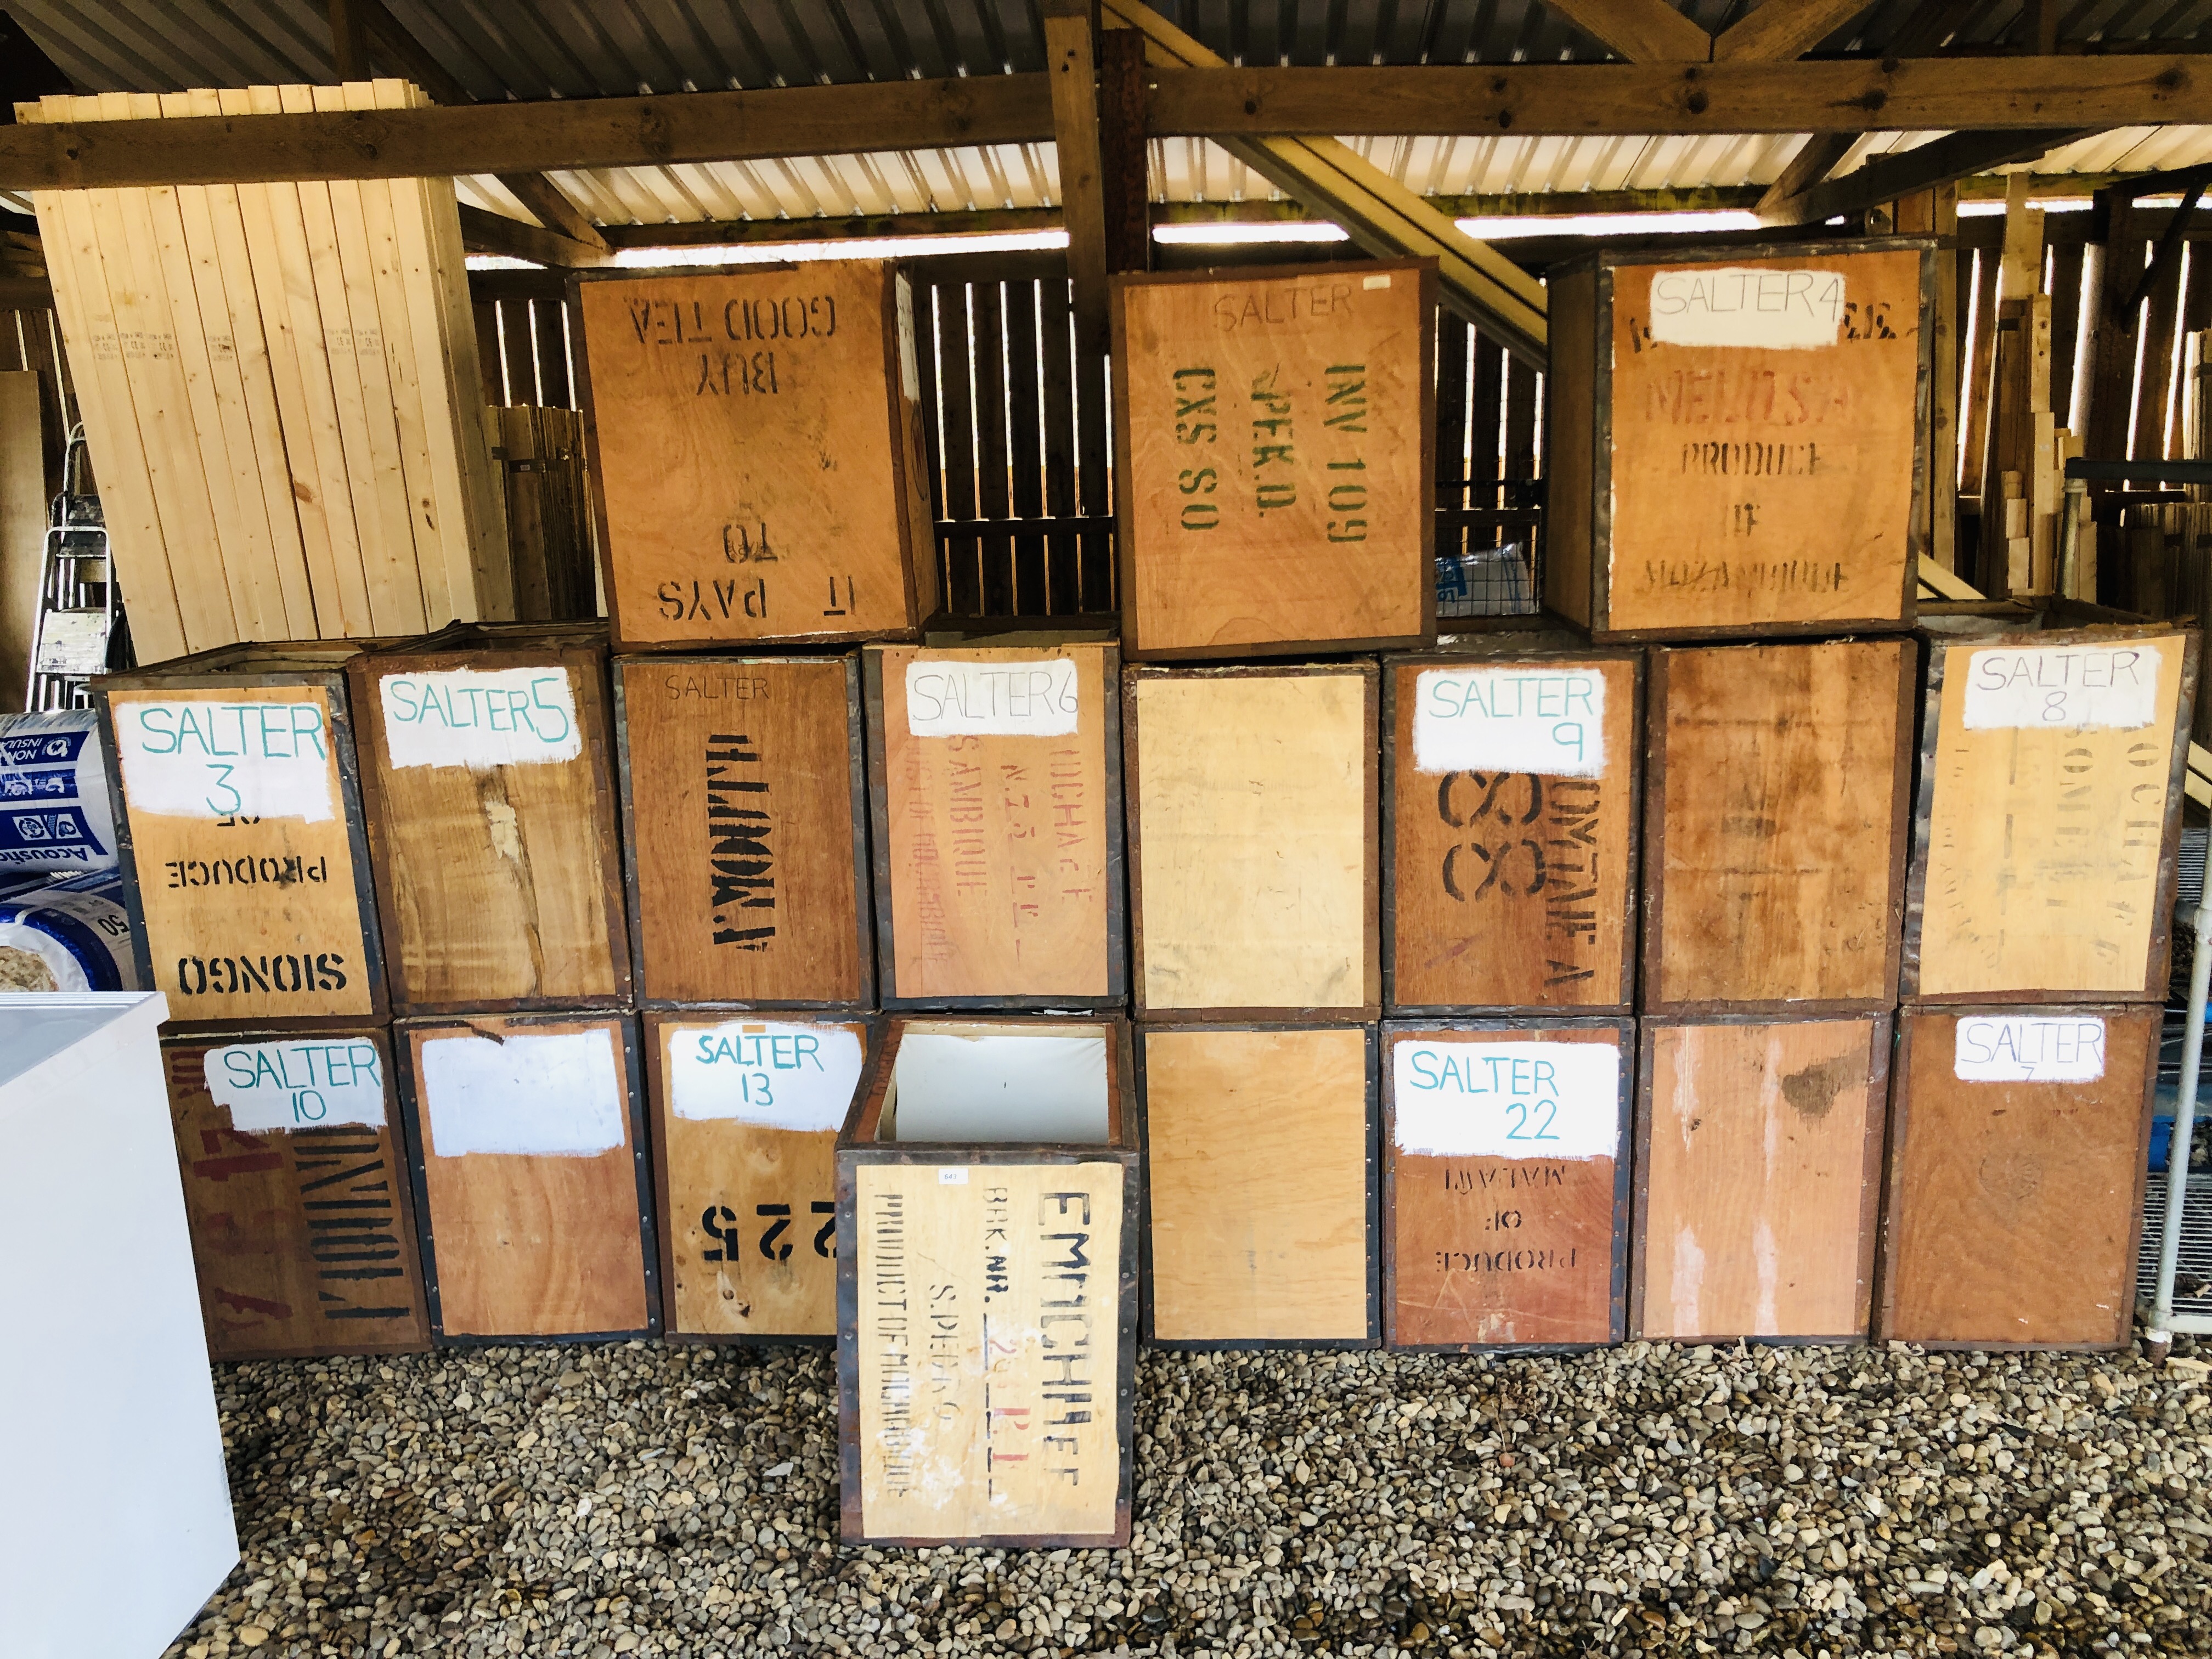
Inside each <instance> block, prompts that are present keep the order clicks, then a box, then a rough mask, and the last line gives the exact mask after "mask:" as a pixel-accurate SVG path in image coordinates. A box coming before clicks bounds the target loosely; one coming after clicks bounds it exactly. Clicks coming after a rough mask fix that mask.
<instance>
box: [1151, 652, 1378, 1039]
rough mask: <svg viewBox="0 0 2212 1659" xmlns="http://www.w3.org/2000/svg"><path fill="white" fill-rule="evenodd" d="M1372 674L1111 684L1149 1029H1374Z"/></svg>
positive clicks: (1344, 670) (1194, 671) (1195, 674)
mask: <svg viewBox="0 0 2212 1659" xmlns="http://www.w3.org/2000/svg"><path fill="white" fill-rule="evenodd" d="M1378 683H1379V678H1378V671H1377V670H1376V666H1375V665H1374V664H1373V663H1371V662H1370V663H1344V664H1328V665H1303V664H1302V665H1296V666H1284V667H1274V668H1129V669H1125V670H1124V671H1122V681H1121V684H1122V708H1121V726H1122V741H1123V743H1124V744H1125V745H1126V746H1127V751H1128V763H1127V767H1126V769H1125V770H1124V774H1123V787H1124V790H1125V791H1126V793H1127V799H1128V823H1129V858H1130V872H1129V903H1130V909H1131V911H1132V912H1133V915H1134V917H1135V921H1134V924H1133V939H1134V942H1135V952H1134V954H1135V958H1136V973H1135V979H1136V1010H1137V1014H1138V1017H1139V1018H1145V1019H1155V1018H1159V1019H1246V1020H1252V1019H1257V1020H1275V1019H1281V1020H1291V1021H1297V1022H1306V1021H1321V1020H1328V1019H1331V1018H1334V1019H1372V1018H1376V1015H1377V1013H1378V1012H1379V1010H1380V1004H1381V1000H1382V951H1381V949H1380V948H1379V943H1378V939H1377V923H1378V915H1379V911H1380V905H1379V903H1378V900H1377V886H1378V863H1379V853H1378V848H1377V831H1378V829H1379V820H1380V817H1381V814H1380V811H1379V810H1378V803H1377V796H1378V793H1379V772H1380V762H1379V758H1378V755H1377V751H1376V725H1377V711H1376V690H1377V686H1378Z"/></svg>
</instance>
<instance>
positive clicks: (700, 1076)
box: [668, 1019, 860, 1130]
mask: <svg viewBox="0 0 2212 1659" xmlns="http://www.w3.org/2000/svg"><path fill="white" fill-rule="evenodd" d="M859 1086H860V1033H858V1032H857V1031H852V1030H846V1029H845V1028H844V1027H842V1026H838V1025H787V1024H775V1023H772V1022H766V1021H762V1020H735V1019H733V1020H731V1021H729V1022H728V1023H726V1024H721V1025H715V1026H711V1027H707V1028H703V1029H696V1030H686V1031H683V1032H679V1033H678V1034H677V1035H676V1036H675V1037H674V1038H673V1040H672V1041H671V1042H670V1044H669V1048H668V1098H669V1104H670V1105H671V1108H673V1109H674V1110H675V1113H676V1115H677V1116H678V1117H684V1118H695V1119H700V1118H726V1119H729V1120H731V1121H734V1122H738V1123H756V1124H758V1125H760V1126H761V1127H763V1128H768V1129H799V1130H822V1129H836V1128H837V1127H840V1126H841V1125H842V1123H843V1122H844V1121H845V1110H846V1109H847V1108H848V1107H849V1106H850V1105H851V1104H852V1103H853V1091H854V1089H856V1088H858V1087H859Z"/></svg>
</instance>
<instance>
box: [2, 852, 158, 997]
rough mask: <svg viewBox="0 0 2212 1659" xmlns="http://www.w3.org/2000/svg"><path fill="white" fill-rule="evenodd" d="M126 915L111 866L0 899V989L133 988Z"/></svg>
mask: <svg viewBox="0 0 2212 1659" xmlns="http://www.w3.org/2000/svg"><path fill="white" fill-rule="evenodd" d="M142 988H143V987H141V986H140V985H139V983H138V970H137V967H136V965H135V964H134V963H133V961H132V957H131V918H130V917H129V916H127V915H125V914H124V909H123V878H122V876H121V875H120V874H119V873H118V872H116V871H113V870H96V871H90V872H86V873H85V874H83V875H79V876H69V877H65V878H63V879H61V880H59V881H53V882H49V883H47V884H46V885H45V886H43V887H32V888H28V889H26V890H23V891H21V892H17V893H15V894H12V895H11V896H9V897H7V898H4V899H0V991H136V990H139V989H142Z"/></svg>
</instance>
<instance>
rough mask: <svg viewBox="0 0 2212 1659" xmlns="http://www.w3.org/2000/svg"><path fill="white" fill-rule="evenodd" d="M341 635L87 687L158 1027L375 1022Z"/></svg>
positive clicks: (229, 653) (372, 953)
mask: <svg viewBox="0 0 2212 1659" xmlns="http://www.w3.org/2000/svg"><path fill="white" fill-rule="evenodd" d="M361 652H362V646H361V645H360V644H358V643H354V642H349V641H312V640H311V641H305V642H302V643H297V644H275V645H234V646H224V647H220V648H218V649H216V650H213V651H206V652H202V653H199V654H197V655H196V656H190V657H179V658H178V659H175V660H174V661H172V662H167V663H160V664H156V665H154V666H152V667H149V668H142V669H137V670H133V671H130V672H127V673H122V674H111V675H107V676H106V677H104V678H101V679H99V680H96V681H94V683H93V696H94V701H95V702H97V704H98V706H99V708H100V722H101V736H102V738H104V740H105V741H106V744H107V748H108V753H109V756H110V765H109V768H108V774H109V780H110V784H111V787H112V789H113V791H114V816H115V823H116V826H117V831H118V852H119V854H120V858H121V861H122V868H123V871H124V873H125V884H124V890H125V896H126V902H127V904H128V907H129V910H130V915H131V925H132V934H133V942H134V947H135V948H136V949H137V951H138V953H139V964H138V965H139V973H140V976H141V978H142V980H143V982H144V983H145V984H146V985H147V986H149V987H152V988H155V989H159V990H161V991H164V992H166V993H167V994H168V997H169V1011H170V1013H171V1015H172V1022H171V1027H172V1029H181V1030H194V1029H202V1030H212V1029H217V1028H222V1027H230V1028H236V1027H238V1026H240V1025H241V1024H252V1025H256V1026H261V1027H281V1026H287V1025H297V1024H302V1023H307V1024H313V1023H316V1022H320V1021H329V1020H339V1021H354V1022H359V1021H363V1020H368V1021H375V1020H379V1019H381V1018H384V1016H385V1013H386V984H385V964H384V953H383V943H382V934H381V930H380V926H379V921H378V916H377V909H376V902H375V897H374V887H373V884H372V879H371V873H370V861H369V844H368V835H367V832H366V829H365V815H364V812H363V811H362V789H361V777H360V763H359V760H358V757H357V756H356V733H355V730H354V725H353V714H352V709H353V702H352V700H351V699H350V697H349V694H348V689H347V681H346V674H345V670H346V665H348V664H349V663H350V662H351V661H353V660H354V659H356V657H358V656H359V655H360V654H361Z"/></svg>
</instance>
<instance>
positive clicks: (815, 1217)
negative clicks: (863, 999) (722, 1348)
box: [644, 1012, 869, 1342]
mask: <svg viewBox="0 0 2212 1659" xmlns="http://www.w3.org/2000/svg"><path fill="white" fill-rule="evenodd" d="M644 1028H645V1037H644V1040H645V1069H646V1079H647V1092H648V1094H649V1096H650V1097H651V1100H652V1103H653V1110H652V1121H653V1187H654V1191H655V1193H656V1194H657V1195H658V1198H659V1207H658V1210H657V1212H656V1213H657V1216H658V1218H659V1225H658V1226H657V1227H656V1229H655V1231H656V1232H657V1233H658V1235H659V1240H660V1261H661V1275H660V1282H661V1285H662V1303H663V1308H664V1310H665V1334H667V1336H668V1337H669V1338H670V1339H671V1340H685V1339H692V1340H701V1341H709V1342H718V1341H719V1342H742V1341H745V1340H781V1341H788V1340H793V1339H805V1340H817V1341H823V1342H826V1341H828V1340H829V1339H830V1337H831V1336H832V1335H833V1334H835V1333H836V1328H837V1269H836V1261H837V1203H836V1196H837V1160H836V1146H837V1132H838V1130H839V1129H841V1128H842V1127H844V1122H845V1119H846V1117H847V1115H848V1114H849V1113H850V1111H851V1109H852V1106H853V1101H854V1097H855V1096H856V1095H857V1094H858V1093H859V1092H860V1081H861V1078H862V1076H863V1075H864V1073H865V1068H866V1059H867V1048H868V1039H869V1027H868V1024H867V1023H866V1021H863V1020H859V1019H809V1018H804V1017H800V1016H781V1017H778V1016H771V1015H761V1014H752V1013H747V1014H735V1015H732V1014H705V1013H696V1012H694V1013H684V1012H667V1013H662V1012H655V1013H648V1014H647V1015H646V1016H645V1017H644Z"/></svg>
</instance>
